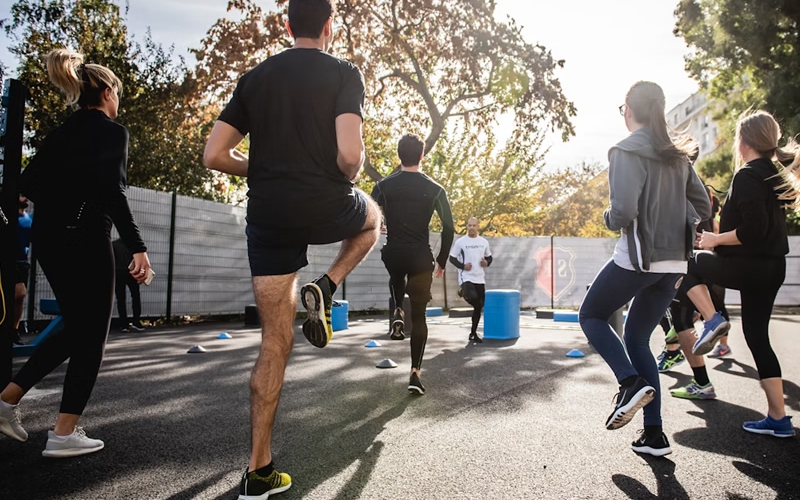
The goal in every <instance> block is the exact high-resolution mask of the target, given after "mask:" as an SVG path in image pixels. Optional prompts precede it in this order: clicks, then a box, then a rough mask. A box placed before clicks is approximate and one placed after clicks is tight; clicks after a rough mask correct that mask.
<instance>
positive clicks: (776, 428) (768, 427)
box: [742, 415, 795, 438]
mask: <svg viewBox="0 0 800 500" xmlns="http://www.w3.org/2000/svg"><path fill="white" fill-rule="evenodd" d="M742 428H743V429H744V430H746V431H747V432H754V433H756V434H767V435H769V436H775V437H780V438H787V437H792V436H794V434H795V432H794V427H792V417H790V416H788V415H787V416H785V417H783V418H782V419H780V420H775V419H774V418H772V417H770V416H769V415H767V418H765V419H764V420H757V421H755V422H745V423H744V424H743V425H742Z"/></svg>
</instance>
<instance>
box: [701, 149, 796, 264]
mask: <svg viewBox="0 0 800 500" xmlns="http://www.w3.org/2000/svg"><path fill="white" fill-rule="evenodd" d="M781 182H782V179H781V177H780V176H779V175H778V168H777V167H776V166H775V164H774V163H772V161H771V160H769V159H767V158H759V159H757V160H753V161H751V162H748V163H746V164H745V165H744V166H743V167H742V168H740V169H739V170H738V171H737V172H736V174H735V175H734V176H733V182H732V183H731V190H730V192H729V193H728V199H727V200H726V202H725V205H724V206H723V207H722V213H721V214H720V218H721V220H720V223H719V231H720V233H727V232H728V231H733V230H734V229H735V230H736V236H737V237H738V238H739V241H741V242H742V244H741V245H735V246H734V245H723V246H719V247H717V248H716V252H717V253H718V254H719V255H724V256H726V257H733V256H736V257H783V256H784V255H786V254H787V253H789V239H788V238H787V237H786V211H785V202H783V201H781V200H779V199H778V193H777V192H776V188H777V187H778V186H779V185H780V184H781Z"/></svg>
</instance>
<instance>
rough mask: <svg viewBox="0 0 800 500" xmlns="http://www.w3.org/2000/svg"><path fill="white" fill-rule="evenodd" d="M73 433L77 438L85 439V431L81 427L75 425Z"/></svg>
mask: <svg viewBox="0 0 800 500" xmlns="http://www.w3.org/2000/svg"><path fill="white" fill-rule="evenodd" d="M74 434H75V436H76V437H77V438H78V439H87V437H86V431H85V430H83V427H75V432H74Z"/></svg>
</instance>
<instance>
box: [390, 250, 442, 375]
mask: <svg viewBox="0 0 800 500" xmlns="http://www.w3.org/2000/svg"><path fill="white" fill-rule="evenodd" d="M381 258H382V260H383V263H384V265H385V266H386V270H387V271H389V290H390V292H391V294H392V299H394V303H395V304H396V306H397V307H399V308H400V309H402V308H403V298H404V297H405V295H406V294H408V299H409V301H410V302H411V325H412V327H413V331H412V332H411V368H416V369H421V368H422V358H423V356H424V355H425V345H426V344H427V343H428V324H427V323H426V322H425V310H426V309H427V307H428V302H430V301H431V284H432V283H433V268H434V264H433V255H432V254H431V251H430V248H427V247H425V248H415V247H388V246H385V247H383V249H382V250H381Z"/></svg>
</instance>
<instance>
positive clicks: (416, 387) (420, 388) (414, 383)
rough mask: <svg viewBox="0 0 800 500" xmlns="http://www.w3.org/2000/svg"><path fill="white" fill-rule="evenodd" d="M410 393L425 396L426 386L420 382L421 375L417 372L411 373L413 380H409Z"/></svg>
mask: <svg viewBox="0 0 800 500" xmlns="http://www.w3.org/2000/svg"><path fill="white" fill-rule="evenodd" d="M408 392H410V393H412V394H413V393H415V392H416V393H417V394H419V395H420V396H421V395H423V394H425V386H424V385H422V382H420V380H419V375H417V374H416V372H412V373H411V378H409V379H408Z"/></svg>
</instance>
